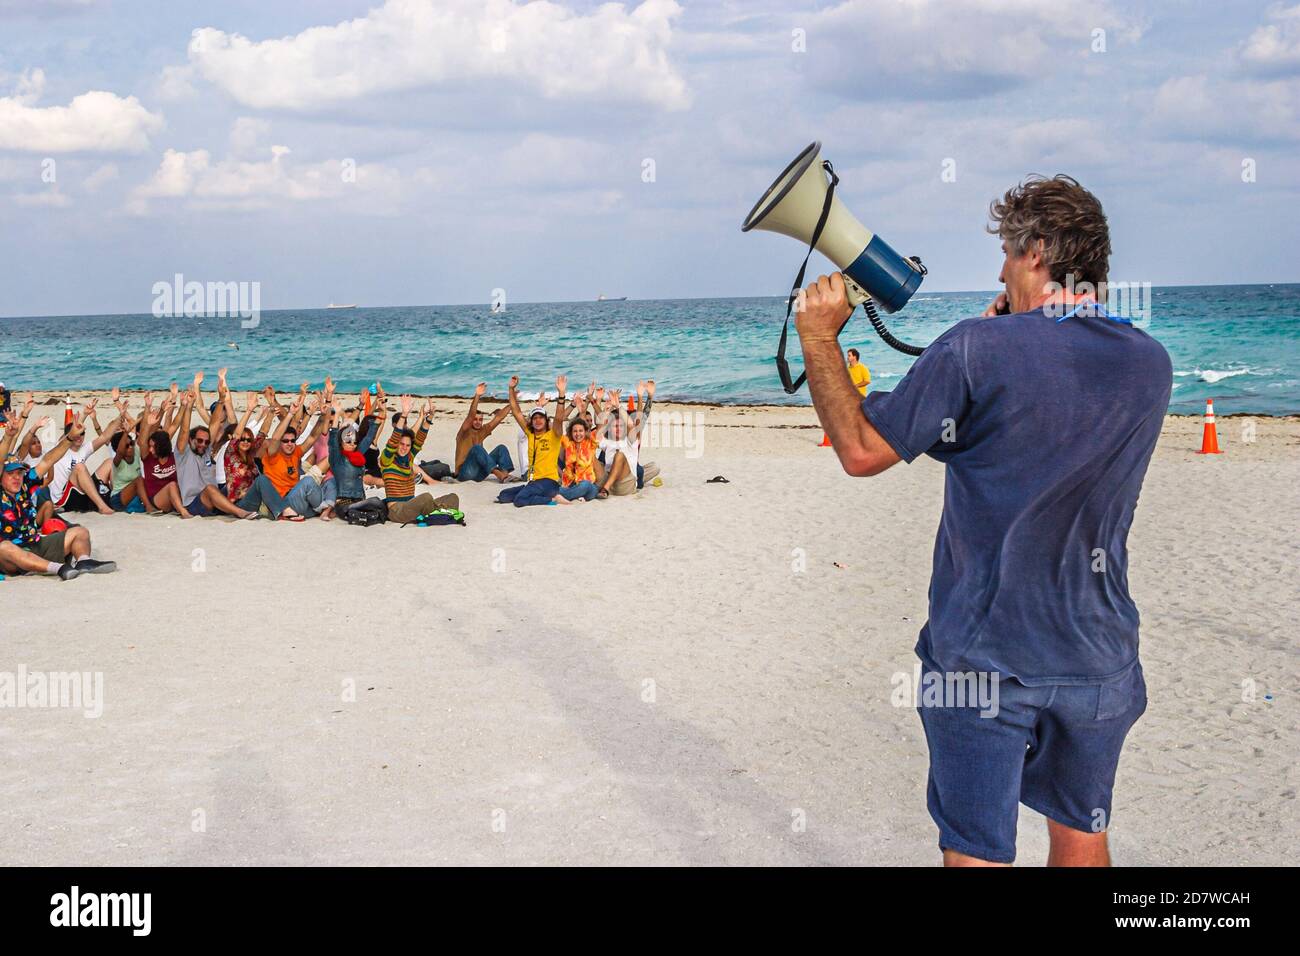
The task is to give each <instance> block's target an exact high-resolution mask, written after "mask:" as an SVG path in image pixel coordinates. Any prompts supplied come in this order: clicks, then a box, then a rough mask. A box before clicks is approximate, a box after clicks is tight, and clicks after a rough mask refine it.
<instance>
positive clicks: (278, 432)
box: [258, 395, 302, 458]
mask: <svg viewBox="0 0 1300 956" xmlns="http://www.w3.org/2000/svg"><path fill="white" fill-rule="evenodd" d="M301 402H302V396H301V395H299V396H298V397H297V398H295V399H294V400H293V405H292V406H291V407H290V409H289V414H288V415H285V416H284V418H282V419H280V424H279V425H277V426H276V427H275V433H274V434H273V435H271V437H270V438H269V439H267V441H266V443H265V444H263V445H262V450H261V451H260V452H258V457H259V458H266V457H268V456H270V455H274V454H275V453H276V452H278V451H279V450H280V439H281V438H283V437H284V433H285V432H286V431H287V430H288V428H289V422H290V420H291V419H292V418H293V416H294V414H295V413H296V412H297V411H298V406H299V404H300V403H301Z"/></svg>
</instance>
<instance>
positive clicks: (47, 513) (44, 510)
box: [36, 501, 54, 528]
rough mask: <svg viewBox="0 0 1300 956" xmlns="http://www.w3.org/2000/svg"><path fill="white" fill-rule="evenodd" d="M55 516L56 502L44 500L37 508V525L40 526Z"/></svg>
mask: <svg viewBox="0 0 1300 956" xmlns="http://www.w3.org/2000/svg"><path fill="white" fill-rule="evenodd" d="M53 517H54V502H53V501H42V502H41V506H40V507H39V508H37V509H36V526H37V527H38V528H39V527H40V526H41V525H43V524H45V522H47V521H49V520H50V519H51V518H53Z"/></svg>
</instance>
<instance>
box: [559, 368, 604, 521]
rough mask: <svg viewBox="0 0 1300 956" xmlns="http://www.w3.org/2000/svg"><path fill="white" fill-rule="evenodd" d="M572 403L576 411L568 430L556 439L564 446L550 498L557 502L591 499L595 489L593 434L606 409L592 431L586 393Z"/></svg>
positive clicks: (598, 428)
mask: <svg viewBox="0 0 1300 956" xmlns="http://www.w3.org/2000/svg"><path fill="white" fill-rule="evenodd" d="M588 394H589V395H594V394H595V390H594V389H591V390H589V391H588ZM576 405H577V408H578V414H577V415H576V416H575V417H574V418H573V419H572V420H571V421H570V422H569V424H568V433H567V434H566V435H565V436H564V437H563V438H561V439H560V442H561V444H562V445H563V447H564V469H563V471H561V473H560V491H559V494H557V495H556V497H555V499H554V500H555V501H556V502H557V503H560V504H569V503H570V502H580V501H591V500H592V499H593V498H595V497H596V494H597V492H598V488H597V485H596V482H597V480H598V477H597V473H596V468H597V463H596V454H597V452H598V451H599V442H598V441H597V439H596V434H598V433H599V432H600V431H601V430H602V429H603V428H604V425H605V419H606V417H607V416H608V415H609V411H608V410H607V409H602V411H601V414H600V416H599V417H598V418H597V420H596V424H595V430H594V431H593V430H592V429H590V428H588V427H587V421H588V417H587V414H588V413H587V408H586V405H587V396H585V395H584V396H579V397H578V400H577V402H576Z"/></svg>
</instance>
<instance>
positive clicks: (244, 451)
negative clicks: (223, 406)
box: [225, 392, 274, 501]
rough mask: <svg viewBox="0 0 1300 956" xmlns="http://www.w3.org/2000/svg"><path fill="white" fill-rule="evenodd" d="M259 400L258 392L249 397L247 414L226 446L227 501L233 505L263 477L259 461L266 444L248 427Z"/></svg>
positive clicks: (245, 413)
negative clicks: (259, 477) (259, 476)
mask: <svg viewBox="0 0 1300 956" xmlns="http://www.w3.org/2000/svg"><path fill="white" fill-rule="evenodd" d="M260 399H261V396H260V395H259V394H258V393H257V392H249V393H248V400H247V405H246V406H245V408H244V414H243V416H242V417H241V418H240V419H239V423H238V424H237V425H236V426H235V431H234V435H233V436H232V437H231V439H230V442H229V443H228V444H227V445H226V454H225V461H226V497H227V498H229V499H230V500H231V501H239V500H240V499H241V498H243V497H244V495H246V494H248V491H249V489H250V488H252V487H253V482H254V481H255V480H257V476H258V475H259V474H261V471H260V470H259V469H258V467H257V461H258V456H259V454H260V453H261V450H262V445H263V443H264V442H263V440H262V439H261V438H259V437H257V435H256V434H255V433H254V432H253V430H252V429H251V428H250V427H249V422H250V421H251V420H252V418H253V415H254V413H256V411H257V408H258V402H259V401H260ZM232 407H233V406H232ZM267 414H268V415H269V414H274V412H273V410H272V409H270V408H268V409H267Z"/></svg>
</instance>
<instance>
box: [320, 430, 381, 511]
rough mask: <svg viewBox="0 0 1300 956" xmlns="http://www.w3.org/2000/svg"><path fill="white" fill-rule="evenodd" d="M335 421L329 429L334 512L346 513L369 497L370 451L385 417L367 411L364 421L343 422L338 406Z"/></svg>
mask: <svg viewBox="0 0 1300 956" xmlns="http://www.w3.org/2000/svg"><path fill="white" fill-rule="evenodd" d="M334 422H335V423H334V424H333V425H332V426H331V427H330V430H329V464H330V474H331V476H332V477H333V478H334V483H335V492H336V493H337V498H336V500H335V502H334V513H335V514H336V515H340V516H342V515H345V514H346V513H347V510H348V509H349V508H350V507H352V506H353V505H354V504H356V503H357V502H360V501H364V500H365V498H366V485H365V474H366V452H367V451H368V450H369V449H370V446H371V445H372V444H373V443H374V440H375V436H376V435H378V434H379V429H380V427H381V426H382V419H380V418H376V417H375V416H373V415H367V416H366V417H365V418H364V419H362V423H361V424H360V425H358V424H357V423H355V422H352V421H346V420H345V421H342V422H341V423H340V420H339V415H338V409H337V408H335V409H334ZM363 429H364V430H363Z"/></svg>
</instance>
